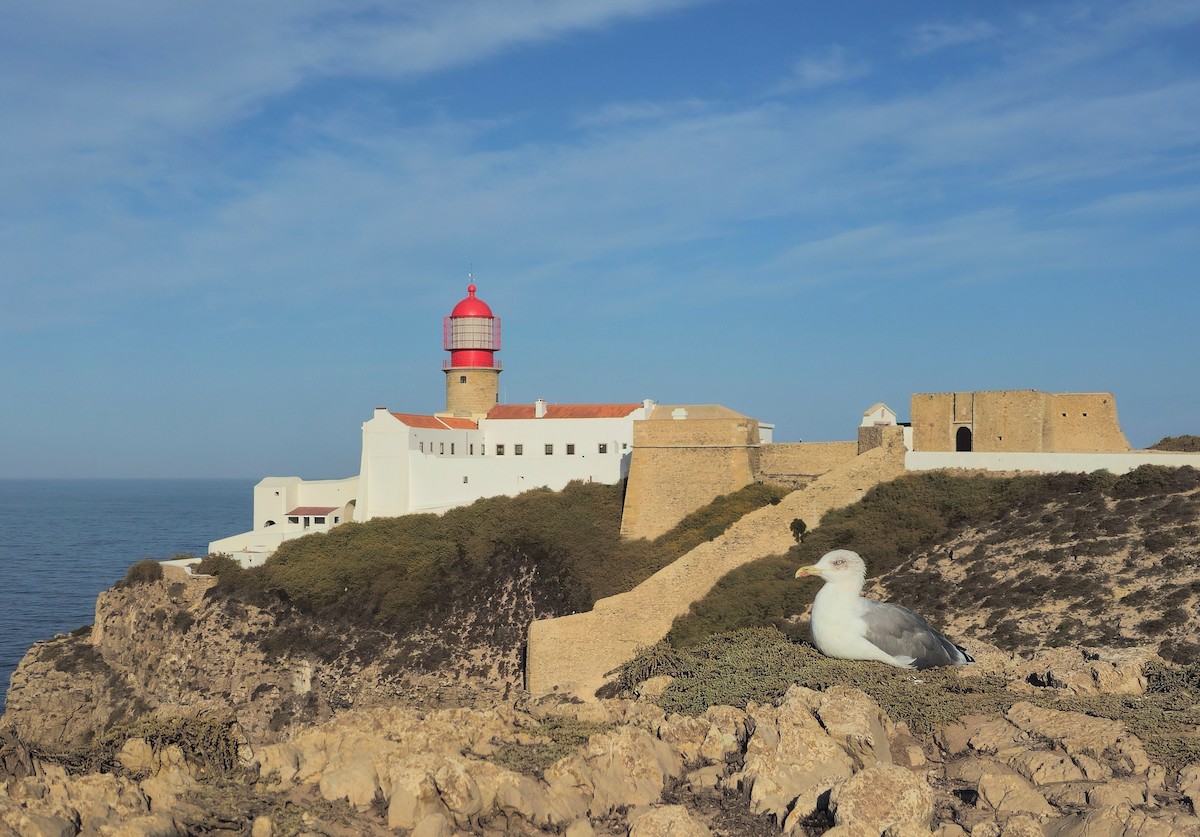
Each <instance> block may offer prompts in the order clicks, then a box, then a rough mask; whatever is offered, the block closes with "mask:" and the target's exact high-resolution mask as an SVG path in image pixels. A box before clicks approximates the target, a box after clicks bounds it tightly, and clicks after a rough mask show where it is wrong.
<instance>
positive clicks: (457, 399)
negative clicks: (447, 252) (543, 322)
mask: <svg viewBox="0 0 1200 837" xmlns="http://www.w3.org/2000/svg"><path fill="white" fill-rule="evenodd" d="M442 335H443V348H444V349H445V350H446V351H448V352H449V353H450V359H449V360H447V361H444V362H443V363H442V370H443V371H444V372H445V373H446V413H448V414H449V415H452V416H461V417H464V418H476V419H477V418H481V417H483V416H485V415H487V412H488V410H490V409H492V408H493V407H495V406H496V404H497V402H498V401H499V400H500V361H498V360H496V352H498V351H500V318H499V317H496V316H494V315H493V314H492V309H491V308H490V307H489V306H488V304H487V303H486V302H484V301H483V300H482V299H479V298H478V297H477V296H475V285H474V284H470V285H468V286H467V296H466V297H465V298H464V299H462V300H460V301H459V303H458V304H457V305H455V306H454V310H453V311H451V312H450V316H449V317H446V318H445V319H444V320H443V321H442Z"/></svg>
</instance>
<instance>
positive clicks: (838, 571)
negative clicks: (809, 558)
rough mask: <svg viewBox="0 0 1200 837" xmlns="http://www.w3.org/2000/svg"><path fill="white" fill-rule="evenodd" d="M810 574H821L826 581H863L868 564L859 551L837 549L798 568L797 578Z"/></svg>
mask: <svg viewBox="0 0 1200 837" xmlns="http://www.w3.org/2000/svg"><path fill="white" fill-rule="evenodd" d="M810 575H819V576H821V578H823V579H825V580H826V581H838V580H843V579H844V580H849V579H855V580H857V581H859V582H862V580H863V579H864V578H866V576H867V565H866V564H865V563H863V559H862V558H861V557H860V556H859V554H858V553H857V552H851V551H850V550H849V549H835V550H833V552H826V553H825V554H824V555H822V556H821V560H820V561H818V562H817V563H815V564H812V565H811V566H807V567H801V568H800V569H798V570H796V578H804V577H806V576H810Z"/></svg>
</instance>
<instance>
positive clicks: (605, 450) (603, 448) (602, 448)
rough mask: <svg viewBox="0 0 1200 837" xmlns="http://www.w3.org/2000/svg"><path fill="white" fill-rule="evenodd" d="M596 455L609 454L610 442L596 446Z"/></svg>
mask: <svg viewBox="0 0 1200 837" xmlns="http://www.w3.org/2000/svg"><path fill="white" fill-rule="evenodd" d="M596 453H608V442H601V443H600V444H598V445H596Z"/></svg>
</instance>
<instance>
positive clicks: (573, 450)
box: [209, 285, 654, 566]
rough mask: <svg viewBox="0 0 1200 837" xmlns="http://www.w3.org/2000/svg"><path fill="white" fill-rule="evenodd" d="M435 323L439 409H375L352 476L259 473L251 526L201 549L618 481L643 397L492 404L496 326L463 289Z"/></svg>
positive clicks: (257, 546)
mask: <svg viewBox="0 0 1200 837" xmlns="http://www.w3.org/2000/svg"><path fill="white" fill-rule="evenodd" d="M444 326H445V349H446V350H447V351H449V352H450V353H451V354H450V360H449V361H447V362H446V364H445V365H444V366H443V371H444V372H445V373H446V411H445V412H444V413H438V414H435V415H418V414H413V413H396V412H391V411H389V410H388V409H387V408H386V407H377V408H376V409H375V413H374V415H373V416H372V417H371V418H370V419H368V420H367V421H366V422H364V423H363V426H362V433H363V437H362V460H361V465H360V470H359V475H358V476H357V477H349V478H347V479H342V480H320V481H309V480H302V479H300V478H299V477H268V478H266V479H264V480H262V481H261V482H259V483H258V485H256V486H255V487H254V528H253V529H252V530H250V531H249V532H243V533H242V534H240V535H233V536H232V537H228V538H221V539H220V540H217V541H213V542H212V543H210V544H209V551H210V552H224V553H227V554H230V555H233V556H234V557H236V558H238V559H239V560H240V561H241V562H242V563H243V564H244V565H246V566H254V565H256V564H261V563H262V562H263V561H265V560H266V558H267V556H269V555H270V554H271V553H272V552H274V551H275V549H276V548H278V546H279V545H280V544H281V543H282V542H283V541H285V540H288V539H290V538H296V537H300V536H302V535H306V534H309V533H312V532H322V531H328V530H329V529H331V528H333V527H334V526H337V525H338V524H340V523H344V522H346V521H350V520H354V521H359V522H361V521H366V520H370V519H371V518H374V517H391V516H398V515H403V514H410V513H413V512H444V511H446V510H447V509H452V508H455V507H456V506H462V505H466V504H468V503H472V502H474V501H475V500H478V499H481V498H483V497H495V496H500V495H515V494H519V493H521V492H522V491H527V490H529V489H532V488H539V487H543V486H545V487H547V488H551V489H555V490H557V489H561V488H563V487H564V486H566V484H567V483H568V482H571V481H572V480H586V481H592V482H603V483H610V484H611V483H617V482H620V481H621V480H623V479H625V478H626V477H627V476H628V475H629V461H630V457H631V453H632V451H631V446H632V444H633V422H634V421H637V420H640V419H646V418H649V416H650V413H651V411H652V410H653V409H654V402H653V401H650V400H644V401H642V402H640V403H629V404H571V405H563V404H548V403H546V402H545V401H543V400H538V401H536V402H535V403H533V404H498V403H496V402H497V394H498V392H499V383H498V378H499V374H500V365H499V363H498V362H497V361H496V359H495V352H497V351H498V350H499V348H500V320H499V318H498V317H495V316H493V314H492V311H491V309H490V308H489V307H488V306H487V304H486V303H484V302H483V301H482V300H480V299H478V298H477V297H476V296H475V286H474V285H471V286H470V287H468V289H467V297H466V298H465V299H463V300H462V301H460V302H459V303H458V305H456V306H455V307H454V310H453V311H452V312H451V314H450V316H449V317H447V318H446V319H445V324H444Z"/></svg>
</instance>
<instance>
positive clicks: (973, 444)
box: [912, 390, 1129, 453]
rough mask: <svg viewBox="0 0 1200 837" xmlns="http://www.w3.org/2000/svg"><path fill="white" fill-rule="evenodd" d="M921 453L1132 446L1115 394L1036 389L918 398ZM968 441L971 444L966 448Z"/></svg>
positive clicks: (916, 442) (916, 433)
mask: <svg viewBox="0 0 1200 837" xmlns="http://www.w3.org/2000/svg"><path fill="white" fill-rule="evenodd" d="M912 427H913V450H914V451H918V452H939V451H960V452H966V451H978V452H980V453H996V452H1023V453H1098V452H1122V451H1128V450H1129V441H1128V440H1127V439H1126V438H1125V434H1124V433H1123V432H1121V425H1120V423H1119V422H1118V421H1117V405H1116V399H1115V398H1114V397H1113V396H1112V394H1111V393H1107V392H1095V393H1046V392H1038V391H1036V390H1001V391H992V392H940V393H920V394H916V395H913V396H912ZM964 445H965V446H964Z"/></svg>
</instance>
